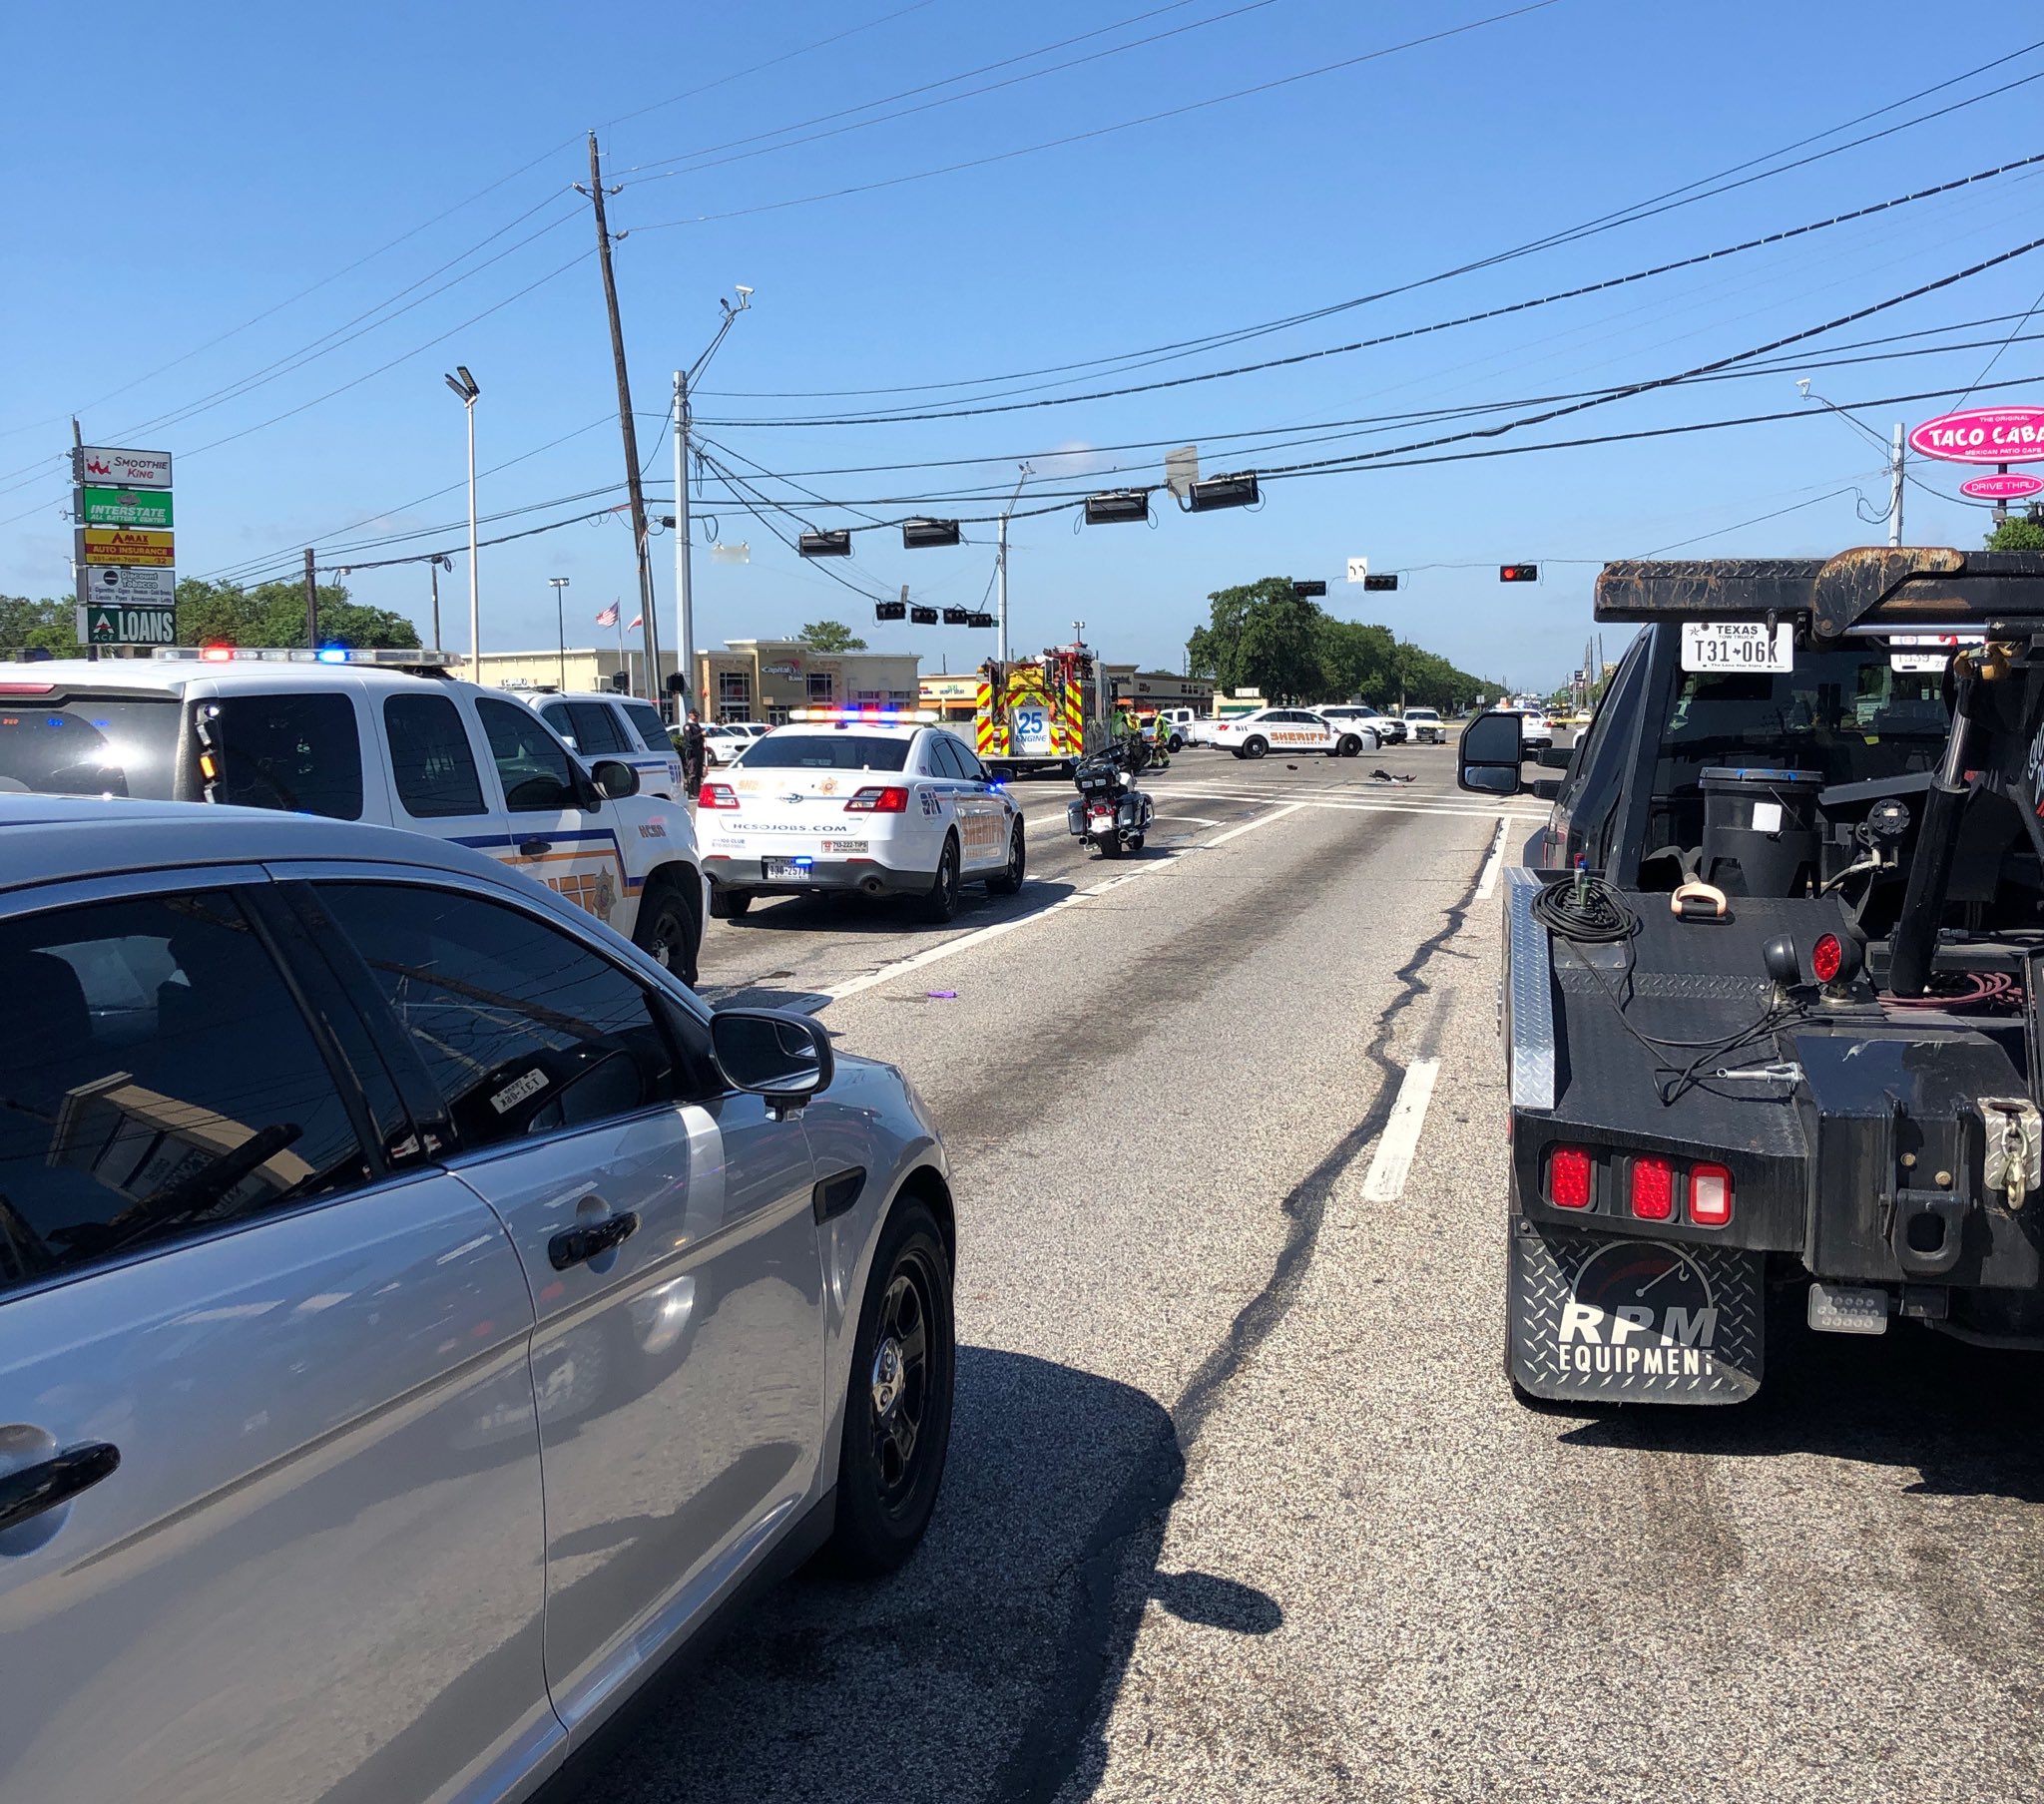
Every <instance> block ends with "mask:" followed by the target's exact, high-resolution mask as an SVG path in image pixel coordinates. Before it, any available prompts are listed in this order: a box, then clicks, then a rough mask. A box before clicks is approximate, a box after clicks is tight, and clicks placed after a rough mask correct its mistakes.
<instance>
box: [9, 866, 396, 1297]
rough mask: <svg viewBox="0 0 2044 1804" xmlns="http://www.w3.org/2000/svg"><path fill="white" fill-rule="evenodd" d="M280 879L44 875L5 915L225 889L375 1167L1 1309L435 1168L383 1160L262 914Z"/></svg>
mask: <svg viewBox="0 0 2044 1804" xmlns="http://www.w3.org/2000/svg"><path fill="white" fill-rule="evenodd" d="M274 887H275V885H274V883H273V882H272V880H271V877H270V873H269V872H268V871H266V870H265V869H264V868H263V867H262V866H260V865H250V864H231V865H165V866H159V867H156V868H154V869H151V870H146V871H124V872H121V873H119V874H118V875H114V876H102V877H79V878H60V879H58V880H56V881H55V882H51V883H39V884H35V885H31V886H30V887H27V888H24V889H18V890H12V891H8V892H6V893H5V894H0V921H18V920H23V919H26V918H29V917H32V916H37V915H46V914H54V913H58V912H60V911H63V912H68V911H70V910H73V909H78V908H88V907H91V906H93V905H94V904H96V903H101V902H136V901H147V900H148V899H149V898H151V897H153V896H166V895H191V894H194V893H197V892H206V893H219V894H226V895H227V896H228V897H229V898H230V899H231V900H233V901H234V902H235V904H236V906H237V907H239V908H240V909H241V910H242V912H243V913H244V914H245V915H246V916H247V917H248V919H249V922H250V926H251V929H252V931H254V933H255V934H256V938H257V940H258V941H259V942H260V943H261V945H262V946H263V949H264V950H265V951H266V952H268V954H269V957H270V962H271V963H272V964H273V965H274V966H275V968H276V970H277V972H278V975H279V978H280V980H281V982H282V983H283V986H284V990H285V992H286V994H287V995H288V996H289V997H290V999H291V1002H292V1004H293V1006H294V1007H295V1008H296V1009H297V1011H298V1015H299V1019H300V1020H302V1021H303V1022H304V1024H305V1031H306V1033H307V1034H309V1035H310V1036H311V1040H312V1045H313V1049H314V1051H316V1052H317V1053H318V1055H319V1057H320V1059H321V1060H322V1061H323V1062H324V1063H325V1065H326V1068H327V1073H328V1076H329V1077H330V1078H331V1079H332V1081H333V1087H334V1091H335V1094H336V1095H337V1096H339V1098H340V1101H341V1107H342V1108H343V1109H344V1110H345V1111H346V1113H347V1118H348V1124H349V1126H350V1127H351V1128H353V1129H354V1133H355V1144H356V1146H357V1148H358V1149H359V1150H360V1152H361V1153H362V1155H363V1160H364V1162H365V1163H366V1164H367V1165H368V1167H369V1171H370V1175H369V1177H368V1179H367V1180H366V1181H365V1182H363V1183H360V1184H354V1185H350V1186H348V1187H346V1188H342V1189H335V1190H322V1191H320V1192H319V1194H318V1195H316V1196H304V1197H300V1198H299V1199H298V1200H297V1201H295V1202H286V1203H279V1204H277V1205H276V1206H274V1207H271V1208H264V1209H257V1210H256V1211H254V1212H253V1213H250V1214H247V1215H238V1216H235V1217H233V1218H232V1219H230V1220H226V1221H216V1222H209V1223H206V1224H204V1225H202V1226H200V1227H197V1228H195V1229H193V1230H192V1231H191V1232H188V1233H181V1234H177V1235H174V1236H172V1237H170V1238H167V1239H163V1240H150V1241H145V1242H143V1243H142V1244H141V1245H138V1246H134V1247H131V1248H129V1249H128V1250H126V1251H124V1252H118V1253H114V1254H111V1255H110V1256H108V1257H107V1258H104V1259H94V1260H92V1261H90V1262H89V1263H86V1264H81V1265H76V1266H71V1267H67V1268H65V1269H64V1270H61V1271H53V1272H46V1273H44V1274H42V1275H41V1276H39V1277H34V1278H30V1279H28V1280H27V1281H26V1282H24V1283H20V1284H16V1285H12V1286H10V1287H8V1288H6V1289H0V1310H4V1309H6V1308H7V1306H8V1305H9V1304H10V1303H13V1302H16V1301H18V1300H19V1299H22V1298H25V1297H33V1296H42V1295H44V1294H46V1293H48V1292H50V1291H53V1290H59V1289H63V1288H65V1287H66V1286H68V1285H72V1284H79V1283H87V1282H91V1281H92V1280H94V1279H97V1278H100V1277H102V1276H104V1275H106V1274H107V1273H109V1272H116V1271H126V1270H130V1269H132V1268H133V1267H135V1266H138V1265H144V1264H148V1263H150V1262H151V1261H153V1260H156V1259H162V1258H166V1257H169V1256H171V1255H174V1254H178V1253H183V1252H186V1251H188V1250H190V1249H192V1248H195V1247H201V1246H208V1245H211V1244H213V1243H214V1242H215V1241H219V1240H225V1239H227V1238H229V1237H230V1236H232V1235H235V1234H246V1233H249V1232H251V1231H252V1230H255V1229H257V1228H263V1227H267V1226H269V1225H270V1224H271V1223H272V1222H278V1221H288V1220H291V1219H294V1218H295V1217H297V1216H300V1215H309V1214H312V1213H313V1212H314V1211H316V1210H319V1209H325V1208H332V1207H335V1206H338V1205H340V1204H344V1203H348V1202H352V1201H354V1200H356V1199H357V1198H358V1197H363V1196H369V1195H373V1194H375V1193H377V1192H379V1191H383V1190H387V1189H392V1188H396V1187H399V1186H402V1185H405V1184H409V1183H414V1182H416V1181H417V1180H418V1179H419V1178H421V1177H423V1176H425V1175H427V1174H428V1173H429V1172H430V1171H431V1170H432V1169H433V1168H434V1167H432V1166H430V1165H414V1166H406V1167H405V1168H404V1169H403V1170H401V1171H393V1170H391V1169H390V1168H389V1167H388V1166H387V1165H386V1164H385V1163H384V1161H383V1149H382V1147H381V1146H379V1145H378V1144H377V1143H376V1133H375V1125H374V1123H373V1122H372V1121H371V1120H370V1118H369V1110H368V1104H367V1102H366V1100H365V1099H364V1098H363V1096H362V1094H361V1089H360V1081H359V1079H358V1077H357V1076H356V1074H355V1072H354V1070H353V1068H352V1066H350V1065H349V1064H348V1062H347V1060H346V1059H345V1058H344V1057H343V1056H342V1054H341V1052H340V1048H339V1046H338V1044H337V1043H336V1042H335V1041H334V1039H333V1038H332V1036H331V1034H330V1033H329V1032H328V1030H327V1027H326V1024H325V1022H324V1021H323V1020H322V1019H321V1018H320V1017H319V1015H318V1012H317V1011H316V1010H315V1009H313V1008H312V1007H311V1006H310V1005H309V1004H308V1002H307V999H306V996H305V993H304V990H303V988H302V987H301V985H300V983H299V981H298V973H297V971H296V970H295V968H294V965H293V961H292V960H291V958H290V957H289V956H288V955H287V954H286V953H285V951H284V949H283V948H282V947H281V946H280V945H279V944H278V943H277V942H276V940H275V938H274V937H273V935H272V934H271V933H270V931H269V923H268V922H267V921H265V920H264V919H263V917H262V907H261V905H260V904H259V903H258V902H256V900H255V898H256V897H258V896H264V895H267V894H268V892H269V891H271V890H273V889H274Z"/></svg>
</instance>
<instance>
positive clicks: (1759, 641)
mask: <svg viewBox="0 0 2044 1804" xmlns="http://www.w3.org/2000/svg"><path fill="white" fill-rule="evenodd" d="M1682 668H1683V669H1684V670H1685V671H1701V672H1711V671H1792V670H1793V669H1794V668H1795V629H1794V628H1793V627H1791V626H1789V624H1788V623H1787V622H1786V621H1785V622H1784V623H1783V624H1782V625H1780V626H1778V627H1777V628H1776V629H1775V630H1774V631H1773V632H1772V633H1770V632H1769V631H1768V626H1767V623H1766V622H1765V621H1684V622H1683V623H1682Z"/></svg>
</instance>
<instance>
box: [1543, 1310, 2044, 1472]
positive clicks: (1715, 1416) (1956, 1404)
mask: <svg viewBox="0 0 2044 1804" xmlns="http://www.w3.org/2000/svg"><path fill="white" fill-rule="evenodd" d="M1796 1298H1797V1303H1798V1306H1799V1302H1800V1292H1799V1291H1798V1292H1797V1293H1796ZM2040 1381H2044V1356H2040V1355H2038V1354H2035V1353H2011V1352H2001V1351H1996V1350H1994V1349H1991V1348H1985V1347H1973V1346H1968V1345H1966V1344H1965V1343H1963V1342H1961V1341H1956V1340H1952V1339H1951V1338H1949V1337H1948V1336H1946V1335H1942V1334H1935V1333H1932V1332H1931V1331H1929V1330H1928V1329H1925V1328H1923V1327H1921V1326H1920V1325H1918V1324H1916V1323H1913V1322H1896V1323H1893V1324H1892V1325H1891V1326H1890V1327H1889V1329H1888V1332H1887V1333H1886V1334H1885V1335H1883V1336H1881V1337H1880V1338H1879V1339H1872V1338H1869V1337H1862V1336H1858V1335H1841V1334H1815V1333H1812V1332H1810V1330H1809V1329H1808V1328H1807V1327H1806V1326H1805V1325H1804V1324H1803V1323H1802V1322H1801V1321H1799V1320H1793V1319H1789V1318H1788V1317H1786V1315H1785V1317H1784V1318H1783V1319H1781V1320H1779V1321H1777V1322H1774V1323H1772V1324H1771V1326H1770V1332H1769V1342H1768V1369H1767V1374H1766V1378H1765V1381H1764V1382H1763V1384H1762V1386H1761V1392H1760V1395H1759V1396H1758V1397H1756V1398H1755V1399H1754V1401H1753V1402H1752V1403H1749V1404H1742V1405H1739V1406H1737V1407H1734V1408H1730V1409H1693V1410H1686V1409H1641V1408H1635V1407H1629V1406H1623V1405H1621V1406H1619V1407H1618V1408H1617V1409H1616V1410H1615V1411H1613V1412H1612V1413H1610V1414H1606V1415H1600V1416H1597V1417H1595V1418H1593V1419H1592V1420H1590V1421H1587V1422H1585V1423H1583V1424H1582V1426H1580V1427H1578V1428H1574V1429H1571V1430H1569V1431H1568V1433H1566V1434H1565V1435H1563V1436H1562V1441H1563V1442H1564V1444H1566V1445H1570V1446H1578V1447H1624V1448H1631V1449H1636V1450H1639V1451H1643V1452H1681V1453H1697V1454H1715V1455H1744V1456H1747V1457H1749V1458H1751V1457H1761V1458H1766V1457H1769V1456H1773V1455H1780V1454H1796V1453H1813V1454H1819V1455H1823V1456H1825V1457H1827V1458H1830V1459H1839V1460H1852V1461H1856V1462H1860V1463H1862V1464H1868V1465H1875V1466H1892V1467H1897V1468H1901V1469H1903V1470H1913V1471H1914V1472H1915V1473H1916V1474H1917V1478H1916V1482H1915V1483H1914V1484H1912V1485H1910V1486H1909V1487H1908V1489H1909V1490H1910V1491H1911V1492H1913V1493H1917V1494H1920V1495H1928V1496H1937V1497H1998V1498H2008V1499H2011V1500H2014V1501H2016V1502H2021V1503H2032V1504H2034V1503H2044V1382H2040Z"/></svg>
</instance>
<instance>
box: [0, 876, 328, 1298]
mask: <svg viewBox="0 0 2044 1804" xmlns="http://www.w3.org/2000/svg"><path fill="white" fill-rule="evenodd" d="M368 1174H369V1173H368V1166H367V1163H366V1161H365V1159H364V1156H363V1153H362V1149H361V1146H360V1144H359V1142H358V1141H357V1140H356V1137H355V1132H354V1128H353V1125H352V1123H351V1122H350V1120H349V1117H348V1113H347V1110H346V1108H345V1106H344V1105H343V1104H342V1102H341V1100H340V1093H339V1091H338V1090H337V1088H336V1086H335V1082H334V1078H333V1074H332V1072H331V1071H330V1070H329V1069H328V1068H327V1065H326V1063H325V1061H324V1060H323V1059H322V1058H321V1056H320V1053H319V1051H318V1048H317V1045H316V1044H315V1042H314V1041H313V1038H312V1035H311V1032H310V1030H309V1029H308V1028H307V1027H306V1025H305V1022H304V1019H303V1017H302V1016H301V1015H300V1014H299V1013H298V1010H297V1007H296V1005H295V1004H294V1003H293V1001H292V1000H291V996H290V993H289V992H288V991H287V990H286V989H285V987H284V984H283V980H282V978H281V977H280V976H279V974H278V973H277V970H276V968H275V966H274V965H273V964H272V963H271V962H270V959H269V955H268V953H267V952H266V951H265V950H264V948H263V946H262V945H261V943H260V942H259V941H257V940H256V938H255V936H254V934H253V933H252V931H251V929H250V925H249V921H248V918H247V917H246V916H245V915H244V914H243V913H242V911H241V909H240V908H239V907H238V906H237V905H236V903H235V901H234V900H233V898H232V897H230V896H228V895H226V894H224V893H221V892H211V893H207V894H203V895H187V894H173V895H166V896H151V897H146V898H141V899H137V900H131V901H121V902H98V903H91V904H88V905H85V906H82V907H74V908H67V909H64V910H62V911H59V912H54V913H50V914H41V915H30V916H26V917H23V918H19V919H15V920H10V921H4V922H0V1294H4V1292H5V1291H6V1290H8V1289H10V1288H13V1287H15V1286H17V1285H21V1284H25V1283H33V1282H35V1281H36V1280H37V1279H39V1278H43V1277H47V1276H52V1275H57V1274H61V1273H64V1272H67V1271H69V1270H71V1269H73V1268H75V1267H78V1266H82V1265H87V1264H90V1263H92V1262H94V1261H96V1260H100V1259H106V1258H112V1257H115V1256H117V1255H120V1254H123V1253H127V1252H130V1251H132V1250H134V1249H136V1248H139V1247H143V1246H148V1245H151V1244H154V1243H157V1242H160V1241H165V1240H171V1239H176V1238H180V1237H183V1236H187V1235H191V1234H195V1233H200V1232H203V1231H205V1230H207V1229H209V1228H212V1227H216V1226H218V1225H221V1224H223V1223H227V1222H233V1221H239V1220H242V1219H244V1218H246V1217H249V1216H252V1215H256V1214H259V1213H261V1212H262V1211H263V1210H266V1209H271V1208H275V1207H277V1206H278V1205H279V1204H283V1203H287V1202H297V1201H300V1200H303V1199H304V1198H307V1197H312V1196H318V1195H322V1194H326V1193H329V1192H332V1191H334V1190H337V1189H341V1188H345V1187H347V1186H349V1185H352V1184H356V1183H359V1182H361V1181H363V1180H364V1179H365V1178H366V1177H367V1176H368Z"/></svg>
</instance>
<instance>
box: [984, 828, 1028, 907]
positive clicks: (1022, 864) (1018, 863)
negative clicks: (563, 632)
mask: <svg viewBox="0 0 2044 1804" xmlns="http://www.w3.org/2000/svg"><path fill="white" fill-rule="evenodd" d="M1028 870H1029V847H1028V845H1027V843H1026V842H1025V841H1024V840H1023V837H1022V822H1021V819H1020V817H1019V816H1018V817H1017V819H1016V821H1015V830H1014V832H1012V833H1010V834H1009V835H1008V862H1007V863H1006V864H1005V865H1004V866H1003V867H1002V868H1001V869H1000V870H999V871H997V872H995V873H994V875H993V876H991V877H989V878H988V879H987V880H986V886H987V888H988V889H990V890H991V891H993V893H994V894H995V895H997V896H1012V895H1014V894H1015V892H1016V891H1017V890H1019V889H1020V888H1021V887H1022V879H1023V877H1024V876H1025V875H1027V874H1028Z"/></svg>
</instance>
